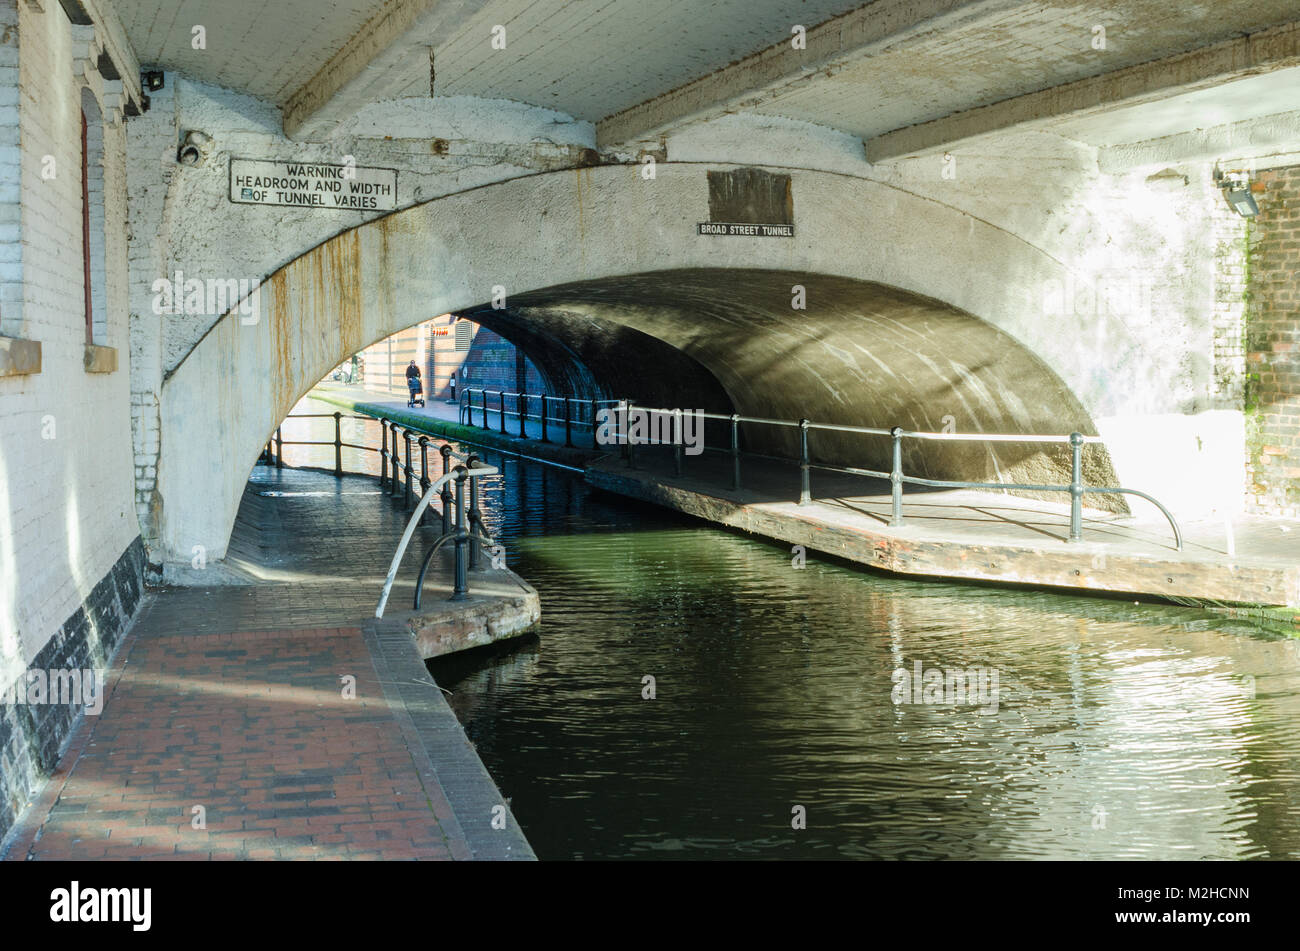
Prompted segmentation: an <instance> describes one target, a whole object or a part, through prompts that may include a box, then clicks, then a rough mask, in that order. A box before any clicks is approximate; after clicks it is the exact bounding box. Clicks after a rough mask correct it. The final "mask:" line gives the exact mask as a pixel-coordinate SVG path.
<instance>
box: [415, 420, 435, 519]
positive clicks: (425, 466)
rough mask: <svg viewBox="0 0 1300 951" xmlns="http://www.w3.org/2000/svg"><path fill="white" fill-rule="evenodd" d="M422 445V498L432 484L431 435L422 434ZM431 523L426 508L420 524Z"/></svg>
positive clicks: (420, 439) (420, 441)
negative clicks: (430, 470) (430, 464)
mask: <svg viewBox="0 0 1300 951" xmlns="http://www.w3.org/2000/svg"><path fill="white" fill-rule="evenodd" d="M418 442H419V445H420V498H424V493H426V492H428V491H429V486H430V485H432V484H433V483H431V482H430V481H429V437H428V436H421V437H420V438H419V440H418ZM428 523H429V510H428V509H425V510H424V514H423V515H421V516H420V524H422V525H427V524H428Z"/></svg>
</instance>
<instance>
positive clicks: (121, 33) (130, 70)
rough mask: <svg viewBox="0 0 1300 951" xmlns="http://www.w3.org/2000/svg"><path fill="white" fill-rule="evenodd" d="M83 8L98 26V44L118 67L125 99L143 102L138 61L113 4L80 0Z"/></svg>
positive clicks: (96, 0)
mask: <svg viewBox="0 0 1300 951" xmlns="http://www.w3.org/2000/svg"><path fill="white" fill-rule="evenodd" d="M82 5H83V7H84V8H85V10H86V12H87V13H88V14H89V16H90V18H91V19H92V20H94V21H95V23H96V24H98V27H97V29H99V31H100V32H99V39H98V42H99V45H100V47H101V48H102V50H103V51H104V52H106V53H107V54H108V56H109V58H110V59H112V61H113V65H114V66H116V67H117V72H118V76H119V78H120V80H121V82H122V90H123V92H124V93H125V95H126V98H127V99H128V100H130V101H131V102H134V103H136V104H139V103H141V102H143V96H144V91H143V90H142V89H141V88H140V61H139V60H138V59H137V58H136V55H135V50H134V49H133V48H132V46H131V43H130V41H129V40H128V39H127V38H126V30H124V29H123V28H122V21H121V20H119V19H118V16H117V11H115V10H114V9H113V5H112V3H111V2H110V0H82Z"/></svg>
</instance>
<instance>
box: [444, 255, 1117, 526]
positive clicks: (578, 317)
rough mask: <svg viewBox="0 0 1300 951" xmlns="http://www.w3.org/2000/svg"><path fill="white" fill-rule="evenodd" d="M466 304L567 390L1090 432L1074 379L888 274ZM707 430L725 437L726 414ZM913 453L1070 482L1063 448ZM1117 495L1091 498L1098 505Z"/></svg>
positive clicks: (714, 409) (841, 448)
mask: <svg viewBox="0 0 1300 951" xmlns="http://www.w3.org/2000/svg"><path fill="white" fill-rule="evenodd" d="M462 314H463V315H464V316H467V317H469V318H471V319H473V320H475V321H477V322H479V323H481V324H483V325H484V326H486V327H488V328H489V329H492V330H495V331H497V332H498V333H500V334H501V335H502V336H504V337H506V338H507V339H509V340H511V341H512V342H514V343H516V345H518V346H520V347H521V348H522V349H524V350H525V352H526V353H527V354H528V355H529V357H530V358H531V359H533V360H534V362H535V363H537V365H538V367H539V369H541V370H542V373H543V375H544V376H545V377H546V378H547V379H548V381H550V382H551V383H552V385H553V386H555V387H556V389H555V392H557V393H559V394H561V395H569V396H577V397H580V398H584V399H596V398H599V399H630V400H634V401H635V402H636V403H637V404H639V405H642V406H652V407H665V408H681V409H683V410H687V409H701V410H704V411H705V412H709V413H718V414H728V413H731V412H736V413H740V414H742V415H744V416H750V417H760V418H775V419H783V420H799V419H803V418H807V419H810V420H812V421H814V422H820V423H832V424H837V425H849V426H864V427H872V428H882V429H889V428H891V427H893V426H901V427H902V428H904V429H906V430H916V431H926V432H944V433H1033V434H1068V433H1070V432H1074V431H1078V432H1082V433H1084V434H1087V435H1095V434H1096V429H1095V426H1094V424H1093V422H1092V420H1091V419H1090V417H1089V415H1088V413H1087V411H1086V410H1085V409H1084V408H1083V406H1082V405H1081V404H1080V401H1079V400H1078V399H1077V398H1076V397H1075V396H1074V394H1072V393H1071V392H1070V390H1069V388H1068V387H1067V386H1066V385H1065V384H1064V383H1063V382H1062V381H1061V379H1060V378H1059V377H1058V376H1057V375H1056V374H1055V373H1053V372H1052V371H1051V369H1050V368H1048V367H1047V366H1046V364H1045V363H1044V362H1043V361H1042V360H1040V359H1039V358H1037V357H1036V356H1035V355H1034V354H1033V353H1031V352H1030V351H1029V350H1028V349H1027V348H1025V347H1024V346H1023V345H1021V344H1020V343H1018V342H1017V341H1016V340H1014V339H1013V338H1011V337H1010V336H1009V335H1007V334H1005V333H1003V332H1001V331H999V330H998V329H996V328H995V327H993V326H992V325H990V324H988V323H986V322H985V321H982V320H980V319H978V318H976V317H973V316H972V315H970V314H967V313H963V312H962V311H960V310H958V309H956V308H954V307H951V306H949V305H946V304H944V303H943V302H941V301H936V300H933V299H929V298H925V297H921V296H920V295H916V294H912V293H909V292H907V291H903V290H900V289H898V288H893V287H888V286H886V285H882V284H878V283H871V282H865V281H857V280H852V279H849V278H841V277H832V276H825V275H808V274H800V273H793V272H784V271H777V270H750V269H726V270H717V269H705V268H698V269H680V270H669V271H655V272H649V273H643V274H634V275H626V276H620V277H617V278H610V279H606V280H598V281H583V282H575V283H571V284H565V285H560V286H556V287H551V288H546V289H542V290H537V291H532V292H528V293H524V294H518V295H515V296H514V297H512V298H511V299H510V302H509V306H507V307H504V308H498V309H494V308H493V307H491V306H482V307H476V308H471V309H469V310H466V311H463V312H462ZM708 440H709V445H710V446H717V447H724V446H725V445H726V436H725V432H724V430H723V429H722V427H721V426H715V427H713V428H712V429H711V430H710V431H709V434H708ZM742 445H743V448H744V449H745V450H746V451H749V452H755V453H762V454H767V455H775V456H780V457H785V458H795V457H797V456H798V453H799V445H798V436H797V432H796V431H795V430H793V429H791V428H788V427H773V426H765V425H761V424H746V425H745V426H744V427H743V432H742ZM889 453H890V445H889V440H888V439H886V438H883V437H879V436H869V435H861V434H851V433H836V432H825V431H816V430H814V431H813V432H812V434H811V436H810V455H811V457H812V459H813V460H814V461H815V462H820V463H823V464H828V465H846V466H856V467H864V468H872V469H876V470H886V469H888V468H889V465H890V460H889ZM904 464H905V467H906V470H907V471H908V472H909V474H912V475H916V476H919V477H923V478H933V479H961V480H970V481H989V482H1022V483H1058V484H1059V483H1065V482H1068V481H1069V478H1070V471H1069V456H1068V451H1067V450H1066V449H1065V448H1064V447H1059V448H1058V447H1050V448H1048V449H1046V450H1045V449H1044V447H1043V446H1042V445H1041V444H1039V445H1035V444H1023V445H1020V444H1014V443H998V444H982V443H972V442H958V441H947V442H943V441H926V442H919V441H908V442H906V443H905V457H904ZM1084 465H1085V477H1086V478H1087V479H1088V481H1089V482H1090V483H1091V484H1094V485H1114V484H1115V481H1114V480H1115V475H1114V471H1113V468H1112V466H1111V463H1110V460H1109V458H1108V456H1107V455H1106V454H1105V452H1104V449H1102V448H1101V447H1089V449H1088V450H1087V451H1085V458H1084ZM1047 497H1048V498H1050V499H1051V500H1052V501H1058V502H1059V501H1061V500H1062V497H1061V496H1060V495H1059V494H1053V495H1049V496H1047ZM1110 498H1112V497H1105V496H1093V497H1092V498H1090V499H1089V500H1088V501H1089V503H1090V504H1093V505H1095V506H1096V507H1099V508H1104V507H1106V504H1107V502H1108V501H1109V500H1110ZM1119 504H1121V505H1122V503H1119Z"/></svg>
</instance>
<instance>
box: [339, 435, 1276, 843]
mask: <svg viewBox="0 0 1300 951" xmlns="http://www.w3.org/2000/svg"><path fill="white" fill-rule="evenodd" d="M332 425H333V423H332V421H330V426H331V428H332ZM331 453H332V450H331ZM481 454H482V455H483V456H484V457H485V458H486V459H487V460H488V461H489V462H490V463H492V464H494V465H499V466H500V467H501V469H502V476H501V477H499V478H496V479H493V480H491V481H490V484H489V486H488V487H487V489H486V493H485V496H486V499H485V509H486V513H487V514H486V521H487V527H488V530H489V531H490V532H492V533H493V534H494V535H498V536H499V537H500V538H501V539H502V540H503V542H504V544H505V547H506V551H507V560H508V563H509V565H510V567H511V568H513V569H514V570H515V571H517V572H518V573H519V574H521V575H522V576H523V577H524V578H526V579H527V580H528V581H529V582H531V583H532V584H533V585H534V586H535V587H536V588H537V590H538V592H539V593H540V595H541V602H542V617H543V620H542V624H541V630H540V635H539V636H538V637H537V638H535V639H530V640H527V641H525V642H523V643H521V644H517V645H516V646H515V647H514V648H513V649H512V650H509V651H504V652H499V653H497V654H486V655H485V654H475V655H471V656H468V657H462V658H447V659H444V660H441V661H438V662H435V663H434V665H433V667H432V669H433V670H434V673H435V675H436V677H437V679H438V681H439V683H440V684H441V685H442V686H443V687H445V688H446V689H448V690H450V691H451V695H450V697H449V701H450V702H451V704H452V706H453V707H454V709H455V710H456V712H457V714H458V716H459V717H460V719H461V722H462V723H463V724H464V726H465V729H466V731H467V732H468V734H469V736H470V738H471V739H472V740H473V741H474V743H475V744H476V746H477V748H478V752H479V755H480V756H481V757H482V759H483V761H484V763H485V764H486V765H487V767H488V769H489V770H490V772H491V773H492V775H493V777H494V778H495V779H496V782H497V784H498V786H499V787H500V788H501V790H502V792H503V794H504V795H506V796H507V797H510V799H511V807H512V810H513V812H514V814H515V816H516V817H517V818H518V821H519V822H520V823H521V825H522V827H523V830H524V832H525V834H526V835H527V837H528V839H529V841H530V842H531V843H532V845H533V847H534V849H535V850H536V851H537V853H538V855H539V856H540V857H542V858H544V859H566V858H572V859H609V858H638V859H647V858H668V859H673V858H756V859H768V858H823V859H834V858H891V859H1030V858H1047V859H1083V858H1107V859H1110V858H1120V859H1169V858H1180V859H1209V858H1217V859H1242V858H1300V642H1297V641H1295V640H1289V639H1286V638H1283V637H1280V636H1276V635H1270V634H1267V633H1263V632H1261V631H1260V630H1258V629H1257V628H1255V627H1254V626H1253V625H1251V624H1249V623H1245V622H1234V621H1230V620H1226V619H1224V618H1222V617H1220V616H1218V615H1214V614H1211V613H1208V612H1205V611H1202V610H1199V609H1191V608H1182V607H1177V606H1169V605H1163V604H1151V603H1141V604H1135V603H1133V602H1132V601H1127V600H1106V599H1100V598H1080V597H1072V596H1066V595H1061V594H1050V593H1041V592H1033V591H1021V590H1008V589H1000V588H993V587H977V586H970V585H956V584H944V583H934V582H919V581H913V580H906V579H898V578H892V577H888V576H884V575H878V574H871V573H867V572H865V571H862V570H859V569H856V568H853V567H850V566H847V565H844V564H840V563H836V562H834V561H832V560H829V559H826V558H823V557H821V556H819V555H817V554H816V553H812V552H810V553H808V555H807V559H806V563H804V566H803V567H798V564H799V561H798V559H797V558H796V557H795V556H794V555H792V553H791V551H790V550H789V549H788V548H786V547H783V546H780V545H776V544H771V543H767V542H764V541H762V540H758V539H755V538H752V537H747V536H742V535H739V534H734V533H731V532H727V531H722V530H717V529H714V528H711V527H709V526H707V525H705V524H703V523H700V522H698V521H695V520H692V519H688V518H686V517H681V516H677V515H675V514H673V513H670V512H668V511H666V510H662V509H659V508H655V507H650V506H644V505H641V504H638V503H634V502H631V501H628V500H625V499H621V498H619V497H616V496H612V495H608V494H605V493H600V492H596V491H593V490H591V489H589V488H587V487H586V486H585V484H584V483H583V481H582V478H581V476H580V475H578V474H574V473H569V472H565V471H563V470H559V469H556V468H553V467H548V466H545V465H543V464H540V463H535V462H529V461H524V460H519V459H516V458H514V457H509V456H504V455H501V454H497V453H493V452H492V451H490V450H488V451H482V453H481ZM331 464H332V458H331ZM918 665H919V667H918ZM918 673H919V674H920V676H919V677H918V676H917V674H918ZM904 674H906V678H907V679H906V680H904ZM936 677H937V678H938V679H939V681H940V682H939V683H937V684H936V683H935V682H934V681H935V679H936ZM648 678H653V680H650V679H648ZM913 680H919V681H920V682H919V683H917V684H913ZM963 685H964V687H965V690H964V691H960V690H959V689H958V688H959V686H963ZM913 688H915V689H913Z"/></svg>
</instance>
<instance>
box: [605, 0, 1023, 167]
mask: <svg viewBox="0 0 1300 951" xmlns="http://www.w3.org/2000/svg"><path fill="white" fill-rule="evenodd" d="M1018 5H1019V3H1018V2H1016V0H877V2H876V3H872V4H870V5H868V6H864V7H860V8H858V9H857V10H853V11H851V12H850V13H846V14H844V15H843V16H839V17H836V18H835V19H833V20H827V21H826V22H825V23H822V24H820V25H818V26H815V27H813V28H812V29H810V30H808V33H807V44H806V47H807V48H806V49H801V50H798V49H794V48H793V47H792V46H791V43H790V40H789V39H783V40H782V41H781V42H779V43H777V44H776V45H774V46H770V47H768V48H767V49H765V50H763V51H762V52H759V53H755V54H754V55H753V56H750V57H747V58H746V59H743V60H741V61H740V62H738V63H734V64H732V65H730V66H727V67H725V68H723V69H720V70H718V71H717V72H714V73H711V74H709V75H708V76H703V77H701V78H699V79H696V80H694V81H692V82H689V83H687V84H686V85H684V86H679V87H678V88H677V89H674V90H673V91H671V92H668V93H665V94H664V95H662V96H659V97H657V98H655V99H652V100H650V101H648V102H644V103H641V104H640V105H636V106H633V107H631V108H630V109H624V110H623V111H622V112H616V113H614V114H613V115H611V116H607V117H606V118H604V119H602V120H601V121H600V122H598V123H597V124H596V142H597V145H598V146H600V147H607V146H613V145H619V144H623V143H627V142H635V141H638V140H642V139H647V138H652V137H654V136H657V135H659V134H660V133H661V132H663V131H665V130H667V129H668V128H670V127H674V126H679V125H682V124H684V123H687V122H694V121H701V120H705V119H710V118H713V117H715V116H718V115H722V114H723V113H726V112H734V111H738V110H742V109H745V108H749V107H751V106H754V105H758V104H760V103H763V102H765V101H767V100H769V99H772V98H774V97H775V96H776V95H777V94H778V93H779V92H780V91H781V90H784V89H786V88H788V87H790V86H792V85H794V84H795V83H800V82H810V81H813V80H815V79H818V78H820V77H822V76H824V75H827V74H829V73H833V72H835V71H837V70H839V69H842V68H843V67H844V66H846V65H848V64H849V63H852V62H853V61H855V60H857V59H861V58H863V57H866V56H870V55H872V54H874V53H877V52H880V51H882V50H884V49H887V48H888V49H900V48H906V46H907V45H909V43H910V42H916V41H920V40H921V39H923V38H925V37H927V36H932V35H933V34H934V33H936V32H939V31H943V30H949V29H954V28H957V27H960V26H963V25H965V24H968V23H969V22H971V21H972V20H978V19H980V18H982V17H985V16H988V15H990V14H994V13H998V12H1000V11H1002V10H1006V9H1010V8H1012V7H1015V6H1018Z"/></svg>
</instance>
